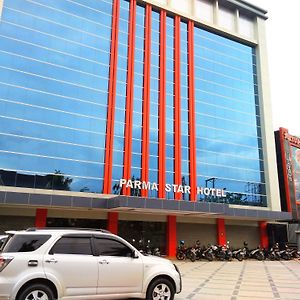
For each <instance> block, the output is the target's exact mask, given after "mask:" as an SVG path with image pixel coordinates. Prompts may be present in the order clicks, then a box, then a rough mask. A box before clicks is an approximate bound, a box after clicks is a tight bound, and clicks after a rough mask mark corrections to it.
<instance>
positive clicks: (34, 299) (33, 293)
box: [17, 284, 55, 300]
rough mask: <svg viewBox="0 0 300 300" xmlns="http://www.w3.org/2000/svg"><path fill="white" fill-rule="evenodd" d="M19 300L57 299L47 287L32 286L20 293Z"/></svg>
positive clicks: (40, 285)
mask: <svg viewBox="0 0 300 300" xmlns="http://www.w3.org/2000/svg"><path fill="white" fill-rule="evenodd" d="M17 300H55V298H54V294H53V292H52V290H51V289H50V288H49V287H48V286H47V285H44V284H32V285H30V286H28V287H26V288H25V289H24V290H23V291H22V292H21V293H20V295H19V296H18V297H17Z"/></svg>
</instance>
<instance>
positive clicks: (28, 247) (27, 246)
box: [3, 234, 51, 252]
mask: <svg viewBox="0 0 300 300" xmlns="http://www.w3.org/2000/svg"><path fill="white" fill-rule="evenodd" d="M50 237H51V235H45V234H33V235H30V234H16V235H14V236H13V237H11V238H10V240H9V241H8V242H7V243H6V244H5V245H4V248H3V252H32V251H35V250H37V249H38V248H40V247H41V246H42V245H43V244H44V243H45V242H46V241H48V240H49V239H50Z"/></svg>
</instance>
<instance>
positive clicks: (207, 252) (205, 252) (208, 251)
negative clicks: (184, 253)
mask: <svg viewBox="0 0 300 300" xmlns="http://www.w3.org/2000/svg"><path fill="white" fill-rule="evenodd" d="M200 255H201V258H204V259H207V260H208V261H213V260H214V252H213V249H212V246H211V245H208V247H205V246H203V247H202V248H201V252H200Z"/></svg>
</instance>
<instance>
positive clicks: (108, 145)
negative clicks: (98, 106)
mask: <svg viewBox="0 0 300 300" xmlns="http://www.w3.org/2000/svg"><path fill="white" fill-rule="evenodd" d="M119 16H120V0H115V1H114V5H113V16H112V31H111V46H110V47H111V50H110V68H109V84H108V85H109V86H108V99H107V122H106V138H105V164H104V175H103V177H104V180H103V181H104V183H103V193H104V194H111V181H112V163H113V142H114V122H115V121H114V120H115V102H116V85H117V67H118V47H117V46H118V32H119Z"/></svg>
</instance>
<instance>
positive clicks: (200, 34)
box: [0, 0, 266, 206]
mask: <svg viewBox="0 0 300 300" xmlns="http://www.w3.org/2000/svg"><path fill="white" fill-rule="evenodd" d="M112 2H113V1H112V0H98V1H93V0H76V1H68V0H60V1H54V0H39V1H38V2H34V1H26V2H25V1H23V0H14V1H4V6H3V12H2V19H1V23H0V109H1V110H0V175H1V181H0V184H2V185H11V186H25V187H32V188H44V189H64V190H72V191H81V192H87V191H88V192H97V193H102V189H103V171H104V155H105V134H106V122H107V120H106V119H107V97H108V80H109V68H110V50H111V49H110V46H111V30H112V28H111V27H112V4H113V3H112ZM135 22H136V28H135V49H134V58H135V61H134V75H133V80H134V98H133V111H132V153H131V166H130V167H131V177H132V178H133V176H134V178H135V179H139V178H141V156H142V152H141V151H142V149H141V142H142V120H143V119H142V118H143V115H142V109H143V79H144V78H143V76H144V75H143V73H144V42H145V41H144V34H145V8H144V7H143V5H142V4H139V3H138V4H137V9H136V20H135ZM165 25H166V26H165V27H166V54H167V55H166V57H167V58H166V86H165V87H166V107H165V111H166V120H165V124H166V153H165V157H166V183H168V184H173V183H174V174H175V173H174V172H175V170H174V122H175V121H176V120H174V94H175V93H174V91H175V88H174V84H175V82H174V76H175V75H176V74H174V17H173V16H171V15H169V16H167V18H166V24H165ZM128 32H129V1H127V0H120V18H119V29H118V41H117V43H116V45H117V47H118V48H117V69H116V80H117V82H116V99H115V115H114V124H113V126H114V137H113V148H112V154H113V156H112V157H113V164H112V178H110V180H112V192H115V189H114V188H116V187H117V190H118V183H119V180H120V179H121V178H122V176H123V168H124V149H125V148H126V145H124V127H125V107H126V91H127V83H126V81H127V68H128ZM187 34H188V28H187V24H186V21H185V20H184V19H183V18H182V19H181V21H180V43H179V44H180V45H179V47H180V119H181V120H180V135H181V136H180V138H181V142H180V143H181V149H180V150H181V153H180V155H181V165H180V167H181V176H182V183H183V184H184V185H189V181H190V180H189V172H190V170H189V131H188V128H189V123H188V122H189V118H188V113H189V112H188V101H189V100H188V72H187V69H188V53H187V52H188V51H187V46H188V45H187ZM159 38H160V12H159V11H155V10H154V8H152V12H151V43H150V44H151V59H150V120H149V157H148V159H149V181H150V182H152V183H157V182H158V172H159V170H158V130H159V129H158V111H159V104H158V99H159V83H160V79H159V68H160V66H159V47H160V44H159ZM194 53H195V54H194V62H195V64H194V77H195V120H196V136H195V139H196V151H197V156H196V161H197V185H198V186H200V187H208V188H219V189H225V190H226V194H227V196H226V198H223V199H221V200H220V199H219V198H218V199H217V198H212V197H209V196H206V197H204V196H202V195H198V199H197V200H198V201H222V202H227V203H236V204H245V205H261V206H263V205H266V195H265V182H264V170H263V156H262V142H261V132H260V116H259V103H258V101H259V99H258V92H257V90H258V89H257V74H256V56H255V49H254V48H252V47H250V46H247V45H243V44H241V43H239V42H236V41H233V40H230V39H228V38H225V37H222V36H220V35H217V34H215V33H211V32H209V31H207V30H204V29H201V28H199V27H198V26H195V28H194ZM118 191H119V190H118ZM118 191H117V192H118ZM148 195H149V197H157V192H156V190H150V191H148ZM166 198H169V199H174V193H173V192H172V191H171V192H170V193H167V194H166ZM182 199H185V200H189V197H188V194H185V195H183V196H182ZM193 200H194V199H193Z"/></svg>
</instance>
